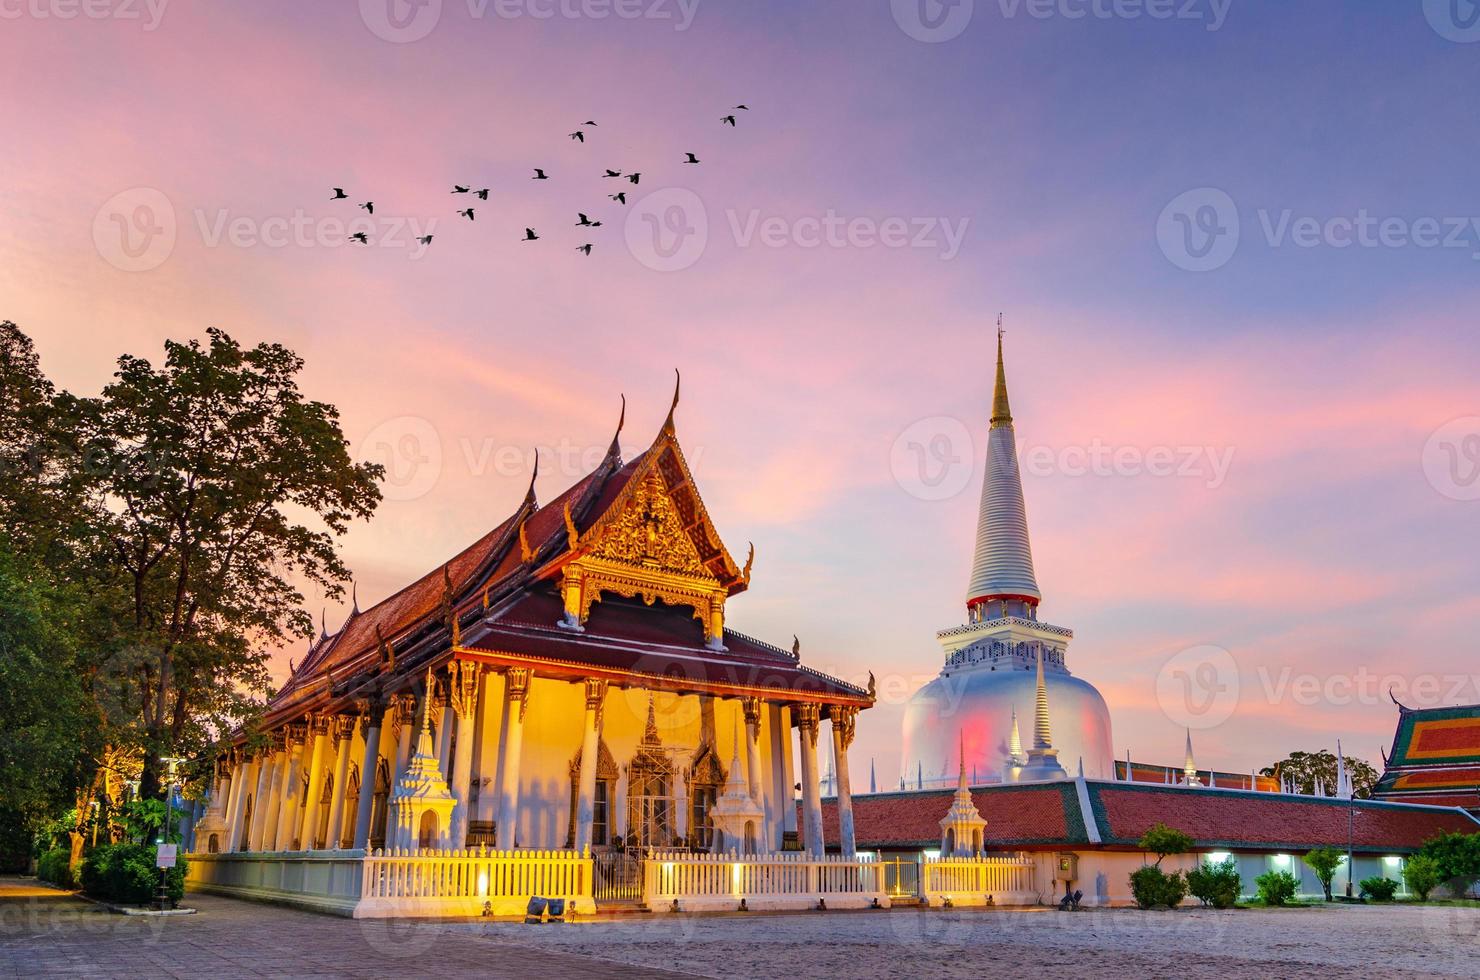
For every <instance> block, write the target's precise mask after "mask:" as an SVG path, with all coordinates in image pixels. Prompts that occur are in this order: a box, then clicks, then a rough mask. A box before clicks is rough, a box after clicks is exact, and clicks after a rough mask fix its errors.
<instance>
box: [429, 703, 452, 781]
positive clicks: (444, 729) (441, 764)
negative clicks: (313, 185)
mask: <svg viewBox="0 0 1480 980" xmlns="http://www.w3.org/2000/svg"><path fill="white" fill-rule="evenodd" d="M435 704H436V708H435V709H433V712H432V720H433V722H434V723H435V724H436V726H437V768H438V769H441V770H442V778H443V779H445V780H447V781H448V782H449V783H450V782H452V767H451V766H450V765H449V763H450V762H451V761H452V758H451V756H452V726H453V724H454V722H453V718H452V710H451V708H452V706H451V704H450V703H449V701H448V698H447V695H445V694H444V695H442V696H440V697H438V698H437V700H436V702H435Z"/></svg>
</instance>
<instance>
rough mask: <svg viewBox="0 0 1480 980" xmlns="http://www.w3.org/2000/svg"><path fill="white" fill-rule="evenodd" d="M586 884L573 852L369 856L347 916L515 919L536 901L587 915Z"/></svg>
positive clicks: (586, 870)
mask: <svg viewBox="0 0 1480 980" xmlns="http://www.w3.org/2000/svg"><path fill="white" fill-rule="evenodd" d="M591 880H592V868H591V858H590V857H589V856H583V855H582V854H581V853H580V852H579V851H492V850H484V849H475V850H464V851H437V850H416V851H401V850H391V851H375V852H372V853H371V854H369V855H368V856H367V857H366V858H365V872H364V877H363V889H362V893H361V899H360V904H359V906H358V907H357V908H356V910H355V915H356V917H380V916H392V915H480V914H488V915H519V914H522V913H523V912H524V910H525V907H526V906H527V905H528V903H529V900H530V898H532V897H534V896H536V895H538V896H540V897H542V898H556V899H564V900H565V901H566V902H568V903H572V904H573V905H574V906H575V910H576V911H577V912H592V911H594V910H595V906H594V903H593V902H592V899H591Z"/></svg>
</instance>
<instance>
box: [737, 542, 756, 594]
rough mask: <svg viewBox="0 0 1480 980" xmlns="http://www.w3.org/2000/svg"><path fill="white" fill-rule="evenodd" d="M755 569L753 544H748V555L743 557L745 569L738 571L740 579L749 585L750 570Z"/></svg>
mask: <svg viewBox="0 0 1480 980" xmlns="http://www.w3.org/2000/svg"><path fill="white" fill-rule="evenodd" d="M754 567H755V542H754V541H752V542H750V554H749V555H747V556H746V557H745V567H744V568H742V569H741V570H740V579H741V581H743V582H744V583H745V584H746V585H749V584H750V570H751V569H752V568H754Z"/></svg>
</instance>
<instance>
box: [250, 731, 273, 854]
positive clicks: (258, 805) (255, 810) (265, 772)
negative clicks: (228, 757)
mask: <svg viewBox="0 0 1480 980" xmlns="http://www.w3.org/2000/svg"><path fill="white" fill-rule="evenodd" d="M259 759H260V761H259V762H258V764H257V788H256V790H255V791H254V792H253V794H252V823H251V826H249V827H247V850H249V851H260V850H263V847H262V828H263V827H266V826H267V813H268V811H269V810H271V809H272V779H273V772H274V770H276V769H277V760H278V755H277V753H276V752H273V751H271V750H268V751H267V752H264V753H263V754H262V755H261V756H259Z"/></svg>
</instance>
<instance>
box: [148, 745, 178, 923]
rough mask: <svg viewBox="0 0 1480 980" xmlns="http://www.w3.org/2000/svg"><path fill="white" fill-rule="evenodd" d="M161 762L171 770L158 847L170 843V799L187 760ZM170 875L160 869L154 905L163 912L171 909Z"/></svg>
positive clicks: (167, 779)
mask: <svg viewBox="0 0 1480 980" xmlns="http://www.w3.org/2000/svg"><path fill="white" fill-rule="evenodd" d="M159 761H160V762H163V763H164V764H165V765H166V766H168V767H169V768H168V770H167V773H166V775H165V780H164V828H163V829H162V830H161V831H160V835H159V840H158V841H156V842H155V843H156V845H162V844H168V843H169V842H170V814H171V813H173V812H174V809H175V807H174V803H173V801H172V800H171V799H170V797H171V796H172V795H173V794H174V791H175V771H176V767H178V766H179V764H180V763H181V762H183V761H185V760H183V759H178V758H175V757H172V756H165V757H162V758H161V759H160V760H159ZM155 853H156V855H157V854H158V853H159V852H158V848H157V847H156V850H155ZM169 873H170V872H169V869H168V868H165V867H161V868H160V869H159V892H158V894H157V895H155V897H154V904H155V907H156V908H157V909H159V910H160V911H161V912H163V911H164V910H165V909H167V908H169V903H170V899H169V889H168V887H167V882H168V880H169Z"/></svg>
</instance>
